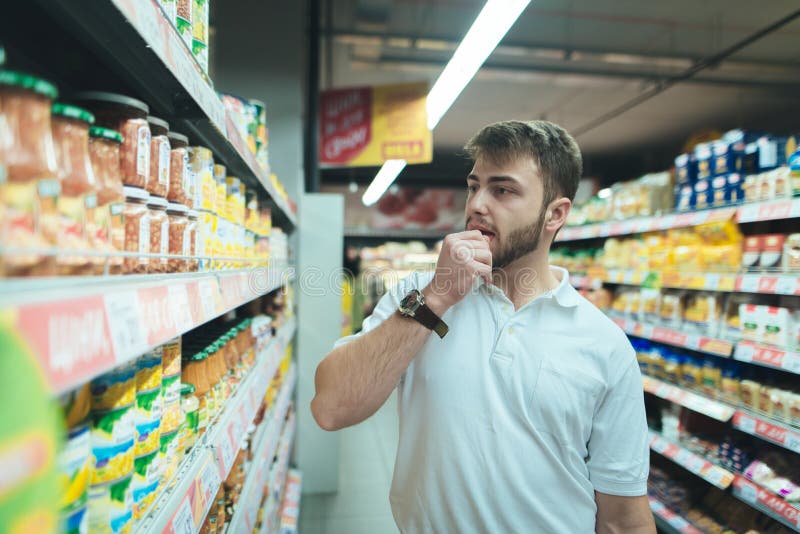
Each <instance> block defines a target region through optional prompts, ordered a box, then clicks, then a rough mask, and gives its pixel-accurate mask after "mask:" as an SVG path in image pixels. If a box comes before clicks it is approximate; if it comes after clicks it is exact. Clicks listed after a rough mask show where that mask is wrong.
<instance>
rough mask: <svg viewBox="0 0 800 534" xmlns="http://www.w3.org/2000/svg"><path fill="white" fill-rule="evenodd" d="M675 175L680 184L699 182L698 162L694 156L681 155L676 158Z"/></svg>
mask: <svg viewBox="0 0 800 534" xmlns="http://www.w3.org/2000/svg"><path fill="white" fill-rule="evenodd" d="M675 175H676V178H677V179H678V183H679V184H687V183H690V182H694V181H695V180H697V162H696V161H695V159H694V156H693V155H692V154H681V155H680V156H678V157H677V158H675Z"/></svg>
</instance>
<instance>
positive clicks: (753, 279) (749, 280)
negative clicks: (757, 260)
mask: <svg viewBox="0 0 800 534" xmlns="http://www.w3.org/2000/svg"><path fill="white" fill-rule="evenodd" d="M759 279H760V277H759V276H758V275H755V274H745V275H743V276H742V284H741V291H742V292H743V293H758V281H759Z"/></svg>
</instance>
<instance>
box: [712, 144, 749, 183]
mask: <svg viewBox="0 0 800 534" xmlns="http://www.w3.org/2000/svg"><path fill="white" fill-rule="evenodd" d="M744 148H745V146H744V143H743V142H734V143H731V142H729V141H726V140H724V139H723V140H720V141H715V142H714V143H712V145H711V151H712V154H713V156H714V173H715V174H716V175H722V174H727V173H731V172H740V171H741V170H742V167H743V166H744Z"/></svg>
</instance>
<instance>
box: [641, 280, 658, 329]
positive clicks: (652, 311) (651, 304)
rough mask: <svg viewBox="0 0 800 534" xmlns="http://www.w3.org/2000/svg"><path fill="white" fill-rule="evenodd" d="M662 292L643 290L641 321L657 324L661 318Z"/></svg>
mask: <svg viewBox="0 0 800 534" xmlns="http://www.w3.org/2000/svg"><path fill="white" fill-rule="evenodd" d="M660 307H661V291H660V290H658V289H648V288H643V289H642V292H641V310H642V311H641V320H642V321H646V322H655V321H657V320H658V318H659V317H660V316H661V310H660Z"/></svg>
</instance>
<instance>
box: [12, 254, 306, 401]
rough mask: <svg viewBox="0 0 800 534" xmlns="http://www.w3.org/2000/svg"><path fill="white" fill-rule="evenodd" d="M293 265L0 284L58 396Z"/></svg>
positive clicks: (254, 292) (276, 279)
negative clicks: (211, 271)
mask: <svg viewBox="0 0 800 534" xmlns="http://www.w3.org/2000/svg"><path fill="white" fill-rule="evenodd" d="M292 276H293V270H292V269H288V268H283V269H280V268H277V267H273V268H258V269H251V270H236V271H220V272H213V273H187V274H172V275H143V276H108V277H85V278H83V277H81V278H78V277H75V278H70V277H61V278H57V279H45V280H36V279H30V280H13V281H6V282H2V283H0V301H2V302H3V304H2V309H3V310H4V311H6V312H10V313H11V314H12V316H13V318H14V321H15V322H16V329H17V332H19V334H20V335H21V336H22V337H23V338H24V339H25V341H27V342H28V345H29V346H30V347H31V349H32V350H33V352H34V354H35V355H36V357H37V358H38V359H39V362H40V363H41V365H42V369H43V371H44V374H45V377H46V378H47V381H48V383H49V385H50V388H51V389H52V391H53V392H55V393H61V392H64V391H68V390H69V389H71V388H73V387H75V386H78V385H79V384H82V383H84V382H86V381H88V380H91V379H92V378H94V377H95V376H98V375H100V374H102V373H104V372H106V371H108V370H110V369H112V368H114V367H116V366H118V365H120V364H121V363H123V362H126V361H129V360H131V359H133V358H136V357H138V356H140V355H141V354H143V353H145V352H146V351H148V350H150V349H151V348H152V347H155V346H157V345H160V344H163V343H165V342H167V341H169V340H170V339H173V338H175V337H176V336H178V335H181V334H183V333H185V332H188V331H189V330H192V329H194V328H196V327H197V326H199V325H201V324H203V323H206V322H208V321H210V320H212V319H214V318H216V317H218V316H220V315H222V314H224V313H226V312H228V311H229V310H232V309H234V308H237V307H238V306H241V305H242V304H245V303H247V302H249V301H251V300H253V299H254V298H256V297H258V296H260V295H263V294H266V293H269V292H270V291H272V290H274V289H277V288H279V287H281V286H282V285H284V284H285V283H286V282H288V281H290V280H291V277H292Z"/></svg>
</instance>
